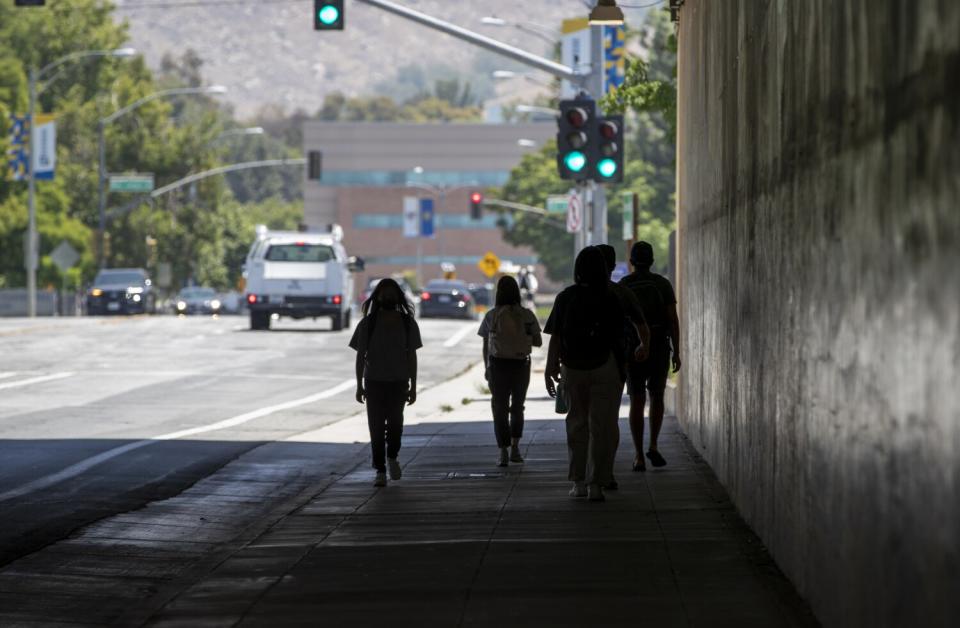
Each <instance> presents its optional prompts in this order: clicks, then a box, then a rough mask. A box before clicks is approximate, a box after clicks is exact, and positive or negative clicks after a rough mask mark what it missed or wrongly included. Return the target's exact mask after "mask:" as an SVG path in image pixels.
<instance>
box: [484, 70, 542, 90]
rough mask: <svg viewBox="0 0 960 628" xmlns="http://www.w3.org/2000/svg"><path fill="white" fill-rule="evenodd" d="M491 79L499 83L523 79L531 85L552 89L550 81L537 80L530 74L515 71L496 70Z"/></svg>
mask: <svg viewBox="0 0 960 628" xmlns="http://www.w3.org/2000/svg"><path fill="white" fill-rule="evenodd" d="M490 76H491V77H493V78H494V79H496V80H498V81H508V80H511V79H515V78H522V79H525V80H527V81H530V82H531V83H536V84H537V85H543V86H544V87H552V85H551V84H550V82H549V81H545V80H543V79H541V78H537V77H536V76H534V75H533V74H530V73H529V72H514V71H513V70H494V71H493V72H492V73H491V74H490Z"/></svg>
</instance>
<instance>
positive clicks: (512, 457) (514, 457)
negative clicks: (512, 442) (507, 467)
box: [510, 447, 523, 462]
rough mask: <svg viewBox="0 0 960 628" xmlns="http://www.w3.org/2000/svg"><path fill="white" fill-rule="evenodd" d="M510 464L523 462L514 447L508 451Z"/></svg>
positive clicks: (517, 449)
mask: <svg viewBox="0 0 960 628" xmlns="http://www.w3.org/2000/svg"><path fill="white" fill-rule="evenodd" d="M510 462H523V456H521V455H520V448H519V447H514V448H512V449H511V450H510Z"/></svg>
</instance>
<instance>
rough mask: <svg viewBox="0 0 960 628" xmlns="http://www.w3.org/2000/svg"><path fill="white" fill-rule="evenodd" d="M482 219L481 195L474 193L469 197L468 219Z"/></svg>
mask: <svg viewBox="0 0 960 628" xmlns="http://www.w3.org/2000/svg"><path fill="white" fill-rule="evenodd" d="M482 218H483V194H481V193H480V192H474V193H473V194H471V195H470V219H471V220H480V219H482Z"/></svg>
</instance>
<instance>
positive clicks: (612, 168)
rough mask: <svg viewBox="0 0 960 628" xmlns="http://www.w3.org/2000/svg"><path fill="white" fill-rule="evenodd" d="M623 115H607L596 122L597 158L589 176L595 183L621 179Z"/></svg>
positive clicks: (613, 181)
mask: <svg viewBox="0 0 960 628" xmlns="http://www.w3.org/2000/svg"><path fill="white" fill-rule="evenodd" d="M623 166H624V157H623V116H607V117H605V118H600V120H599V121H598V122H597V160H596V166H595V168H594V172H593V176H592V177H591V178H592V179H593V180H594V181H596V182H597V183H620V182H622V181H623Z"/></svg>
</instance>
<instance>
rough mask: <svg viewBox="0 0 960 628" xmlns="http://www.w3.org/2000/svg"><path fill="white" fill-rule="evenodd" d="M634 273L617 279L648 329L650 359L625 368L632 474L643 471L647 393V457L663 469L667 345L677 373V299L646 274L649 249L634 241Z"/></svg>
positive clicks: (669, 287)
mask: <svg viewBox="0 0 960 628" xmlns="http://www.w3.org/2000/svg"><path fill="white" fill-rule="evenodd" d="M630 263H631V264H633V267H634V272H633V273H631V274H629V275H627V276H626V277H624V278H623V279H621V280H620V283H621V284H622V285H624V286H626V287H627V288H629V289H630V290H631V291H632V292H633V293H634V294H635V295H636V296H637V300H638V301H640V305H641V306H642V307H643V312H644V315H645V316H646V318H647V324H648V325H649V326H650V356H649V357H648V358H647V360H646V361H644V362H633V363H631V364H630V366H629V369H628V382H629V388H628V390H629V392H630V432H631V433H632V434H633V445H634V448H635V449H636V457H635V458H634V462H633V470H634V471H646V470H647V465H646V463H645V462H644V460H643V456H644V454H643V411H644V409H645V407H646V405H647V392H648V391H649V393H650V448H649V449H648V450H647V454H646V456H647V458H648V459H649V460H650V464H652V465H653V466H654V467H663V466H665V465H666V464H667V461H666V460H665V459H664V457H663V456H662V455H661V454H660V451H659V449H658V447H657V439H658V438H659V437H660V429H661V428H662V427H663V413H664V394H665V392H666V388H667V373H668V372H669V370H670V361H671V360H670V356H671V346H672V348H673V351H672V354H673V372H674V373H676V372H677V371H679V370H680V364H681V363H680V318H679V317H678V316H677V297H676V295H675V294H674V291H673V285H672V284H671V283H670V280H669V279H667V278H666V277H664V276H662V275H658V274H656V273H653V272H650V268H651V267H652V266H653V247H652V246H651V245H650V244H649V243H648V242H637V243H636V244H634V245H633V249H632V250H631V251H630Z"/></svg>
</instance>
